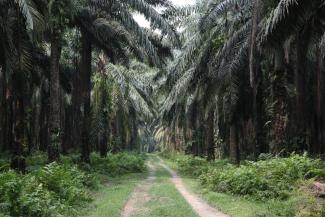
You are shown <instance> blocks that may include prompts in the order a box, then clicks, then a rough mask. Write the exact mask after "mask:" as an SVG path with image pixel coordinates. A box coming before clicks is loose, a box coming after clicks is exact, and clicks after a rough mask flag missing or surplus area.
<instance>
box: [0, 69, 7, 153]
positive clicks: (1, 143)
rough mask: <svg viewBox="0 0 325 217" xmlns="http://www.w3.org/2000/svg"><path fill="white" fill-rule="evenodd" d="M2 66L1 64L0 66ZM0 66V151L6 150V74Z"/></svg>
mask: <svg viewBox="0 0 325 217" xmlns="http://www.w3.org/2000/svg"><path fill="white" fill-rule="evenodd" d="M0 64H1V63H0ZM1 65H2V64H1ZM1 65H0V82H1V87H0V88H1V89H0V100H1V104H0V134H1V135H0V150H3V151H5V150H6V149H7V132H6V129H7V99H6V87H7V85H6V83H7V82H6V74H5V70H4V68H3V67H2V66H1Z"/></svg>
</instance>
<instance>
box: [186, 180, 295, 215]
mask: <svg viewBox="0 0 325 217" xmlns="http://www.w3.org/2000/svg"><path fill="white" fill-rule="evenodd" d="M183 181H184V184H185V185H186V186H187V187H188V188H189V190H191V191H192V192H194V193H196V194H199V195H200V196H201V197H202V198H203V199H204V200H206V201H207V202H208V203H209V204H210V205H212V206H214V207H215V208H217V209H218V210H220V211H222V212H224V213H227V214H229V215H231V216H233V217H261V216H265V217H280V216H288V212H290V202H283V201H281V202H280V201H272V202H261V201H254V200H249V199H246V198H244V197H239V196H233V195H229V194H224V193H218V192H213V191H210V190H207V189H204V188H202V186H200V184H199V182H198V180H196V179H193V178H188V177H185V178H184V177H183ZM288 209H289V210H288Z"/></svg>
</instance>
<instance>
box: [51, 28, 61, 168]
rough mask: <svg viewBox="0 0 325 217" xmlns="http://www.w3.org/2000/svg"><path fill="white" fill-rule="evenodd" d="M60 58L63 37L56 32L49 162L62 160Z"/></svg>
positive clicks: (53, 42) (53, 41)
mask: <svg viewBox="0 0 325 217" xmlns="http://www.w3.org/2000/svg"><path fill="white" fill-rule="evenodd" d="M60 57H61V36H60V33H58V32H57V31H56V30H53V32H52V34H51V60H50V67H51V68H50V73H51V78H50V116H49V120H50V121H49V132H50V144H49V146H48V160H49V162H53V161H59V160H60V145H61V136H60V131H61V129H60V71H59V66H60Z"/></svg>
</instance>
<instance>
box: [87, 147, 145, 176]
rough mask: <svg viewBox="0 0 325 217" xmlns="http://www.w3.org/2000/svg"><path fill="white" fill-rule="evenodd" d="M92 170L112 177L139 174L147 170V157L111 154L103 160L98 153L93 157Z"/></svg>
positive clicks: (131, 154) (133, 154)
mask: <svg viewBox="0 0 325 217" xmlns="http://www.w3.org/2000/svg"><path fill="white" fill-rule="evenodd" d="M90 161H91V169H92V170H95V171H96V172H100V173H103V174H108V175H111V176H116V175H123V174H127V173H137V172H142V171H144V170H145V155H143V154H135V153H126V152H122V153H118V154H109V156H108V157H107V158H101V157H100V156H99V155H98V154H97V153H93V154H92V155H91V159H90Z"/></svg>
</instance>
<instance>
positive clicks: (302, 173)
mask: <svg viewBox="0 0 325 217" xmlns="http://www.w3.org/2000/svg"><path fill="white" fill-rule="evenodd" d="M319 165H320V164H319V161H317V160H312V159H310V158H308V157H307V156H306V155H304V156H299V155H292V156H291V157H289V158H274V159H271V160H265V161H258V162H245V163H244V164H243V165H241V166H240V167H236V166H229V165H228V166H226V167H219V168H213V167H212V168H209V169H208V171H206V172H204V173H203V174H202V175H201V176H200V181H201V183H202V184H203V185H204V186H207V187H209V188H210V189H212V190H214V191H219V192H225V193H231V194H236V195H243V196H252V197H255V198H257V199H261V200H264V199H271V198H278V199H285V198H287V197H288V196H289V194H290V192H292V190H293V189H294V187H295V184H296V182H297V180H300V179H306V178H308V177H309V178H312V177H314V176H313V175H312V174H313V173H312V171H314V170H315V169H317V168H318V167H319Z"/></svg>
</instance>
